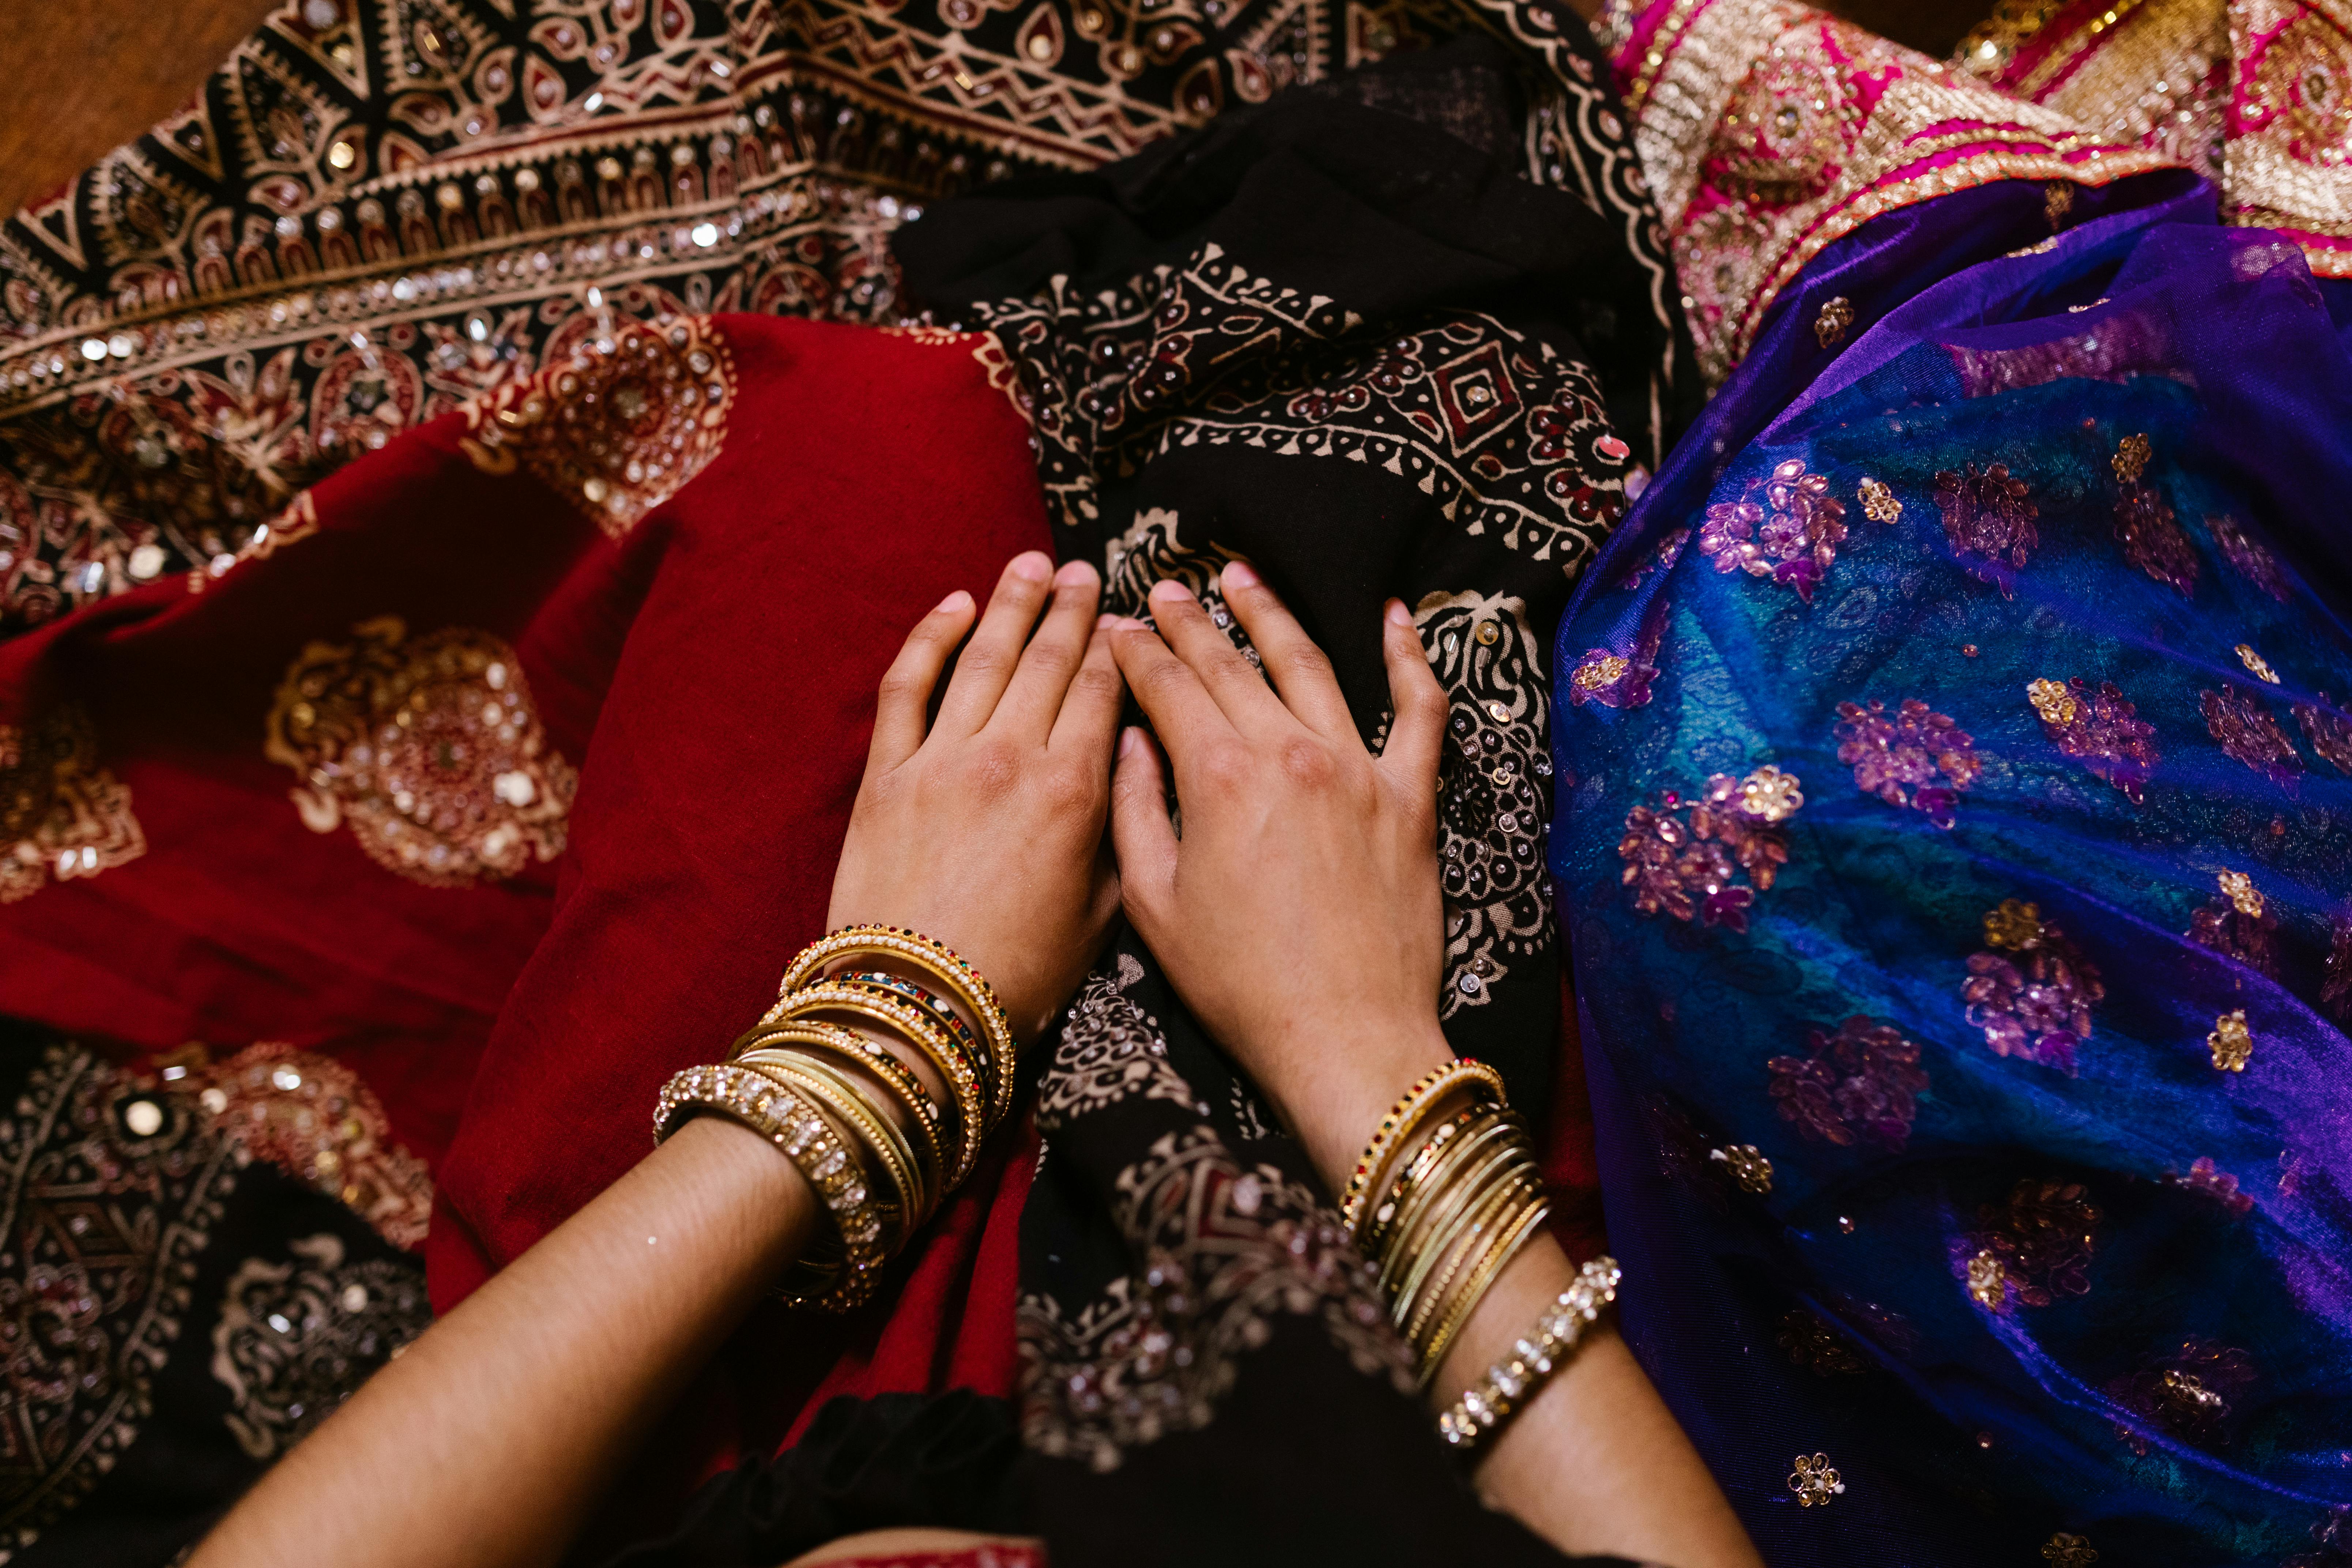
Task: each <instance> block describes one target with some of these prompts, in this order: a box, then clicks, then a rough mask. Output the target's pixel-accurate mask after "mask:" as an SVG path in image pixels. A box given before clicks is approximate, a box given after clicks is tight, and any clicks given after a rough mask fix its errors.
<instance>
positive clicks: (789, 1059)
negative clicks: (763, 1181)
mask: <svg viewBox="0 0 2352 1568" xmlns="http://www.w3.org/2000/svg"><path fill="white" fill-rule="evenodd" d="M818 1027H820V1026H817V1025H798V1026H793V1028H794V1029H796V1030H797V1029H806V1030H808V1031H809V1032H810V1033H811V1034H812V1035H814V1032H815V1030H816V1029H817V1028H818ZM834 1027H838V1026H834ZM843 1032H844V1033H850V1032H851V1031H847V1030H844V1031H843ZM773 1038H775V1039H778V1040H780V1041H782V1042H783V1043H782V1044H777V1045H765V1046H760V1047H755V1048H753V1049H751V1050H748V1051H744V1052H741V1053H740V1054H739V1055H738V1056H737V1057H736V1058H735V1062H736V1065H737V1066H739V1067H747V1068H753V1069H754V1070H761V1069H765V1068H771V1067H774V1066H777V1065H779V1064H784V1065H792V1064H795V1063H806V1062H820V1061H821V1062H824V1063H825V1064H826V1065H830V1064H831V1063H833V1062H835V1061H839V1060H846V1061H847V1062H848V1063H849V1064H851V1065H853V1066H856V1067H859V1068H872V1067H873V1066H874V1065H875V1064H873V1063H872V1062H871V1060H870V1059H869V1058H866V1056H865V1055H864V1054H862V1053H856V1052H850V1051H847V1050H846V1049H845V1048H844V1047H841V1046H840V1044H839V1043H838V1042H836V1041H833V1040H826V1039H821V1038H808V1039H803V1038H795V1037H793V1035H789V1034H782V1033H780V1034H778V1035H776V1036H774V1037H773ZM899 1070H900V1071H902V1072H904V1071H905V1070H906V1065H905V1064H904V1063H900V1064H899ZM913 1076H914V1075H913V1074H912V1073H908V1078H910V1079H911V1078H912V1077H913ZM848 1081H849V1082H850V1083H851V1084H852V1085H853V1086H854V1087H856V1089H858V1090H859V1092H860V1095H861V1097H862V1098H863V1099H864V1100H865V1103H866V1107H867V1109H868V1110H872V1111H873V1112H874V1113H875V1115H877V1117H879V1118H880V1119H881V1120H882V1121H883V1124H884V1125H885V1126H887V1127H888V1128H889V1129H890V1131H892V1132H893V1133H894V1134H896V1135H897V1136H898V1139H899V1141H900V1148H901V1149H902V1151H903V1152H904V1153H905V1155H906V1157H907V1159H908V1162H909V1163H912V1164H913V1166H914V1167H915V1170H916V1173H917V1175H918V1176H919V1179H920V1182H921V1184H922V1188H923V1191H924V1192H925V1193H926V1194H930V1195H929V1197H928V1198H927V1201H926V1202H925V1203H924V1204H922V1205H919V1209H920V1213H919V1215H918V1217H917V1221H916V1223H918V1224H919V1223H920V1222H921V1220H922V1219H924V1218H928V1217H929V1215H930V1212H931V1208H932V1207H933V1206H934V1205H935V1204H936V1202H937V1197H938V1195H940V1194H945V1192H946V1191H947V1179H946V1178H947V1167H946V1166H945V1164H944V1163H942V1162H941V1159H940V1141H939V1135H938V1134H937V1133H936V1132H935V1131H933V1130H932V1128H931V1126H930V1124H929V1122H928V1121H925V1120H924V1119H923V1117H922V1116H921V1114H920V1113H919V1111H918V1110H916V1109H915V1107H914V1105H910V1104H908V1103H907V1100H908V1095H909V1094H912V1095H913V1096H914V1097H915V1099H916V1102H917V1103H919V1104H925V1105H928V1104H929V1103H930V1099H929V1096H928V1095H926V1094H924V1093H923V1092H922V1089H921V1087H920V1086H919V1084H918V1085H917V1086H915V1087H914V1088H912V1089H909V1088H908V1085H907V1084H905V1083H903V1082H901V1081H900V1080H898V1079H895V1078H890V1077H879V1078H878V1081H879V1082H880V1083H881V1085H882V1086H883V1091H884V1092H885V1093H886V1094H887V1095H888V1096H889V1097H890V1098H892V1099H894V1100H898V1102H899V1103H900V1104H901V1105H902V1106H905V1108H906V1111H907V1114H906V1115H905V1116H904V1117H903V1118H902V1117H897V1116H893V1115H891V1114H890V1112H889V1108H888V1107H887V1106H881V1105H876V1104H875V1103H874V1102H873V1100H872V1098H871V1096H870V1095H866V1093H865V1090H866V1086H865V1085H864V1084H863V1083H859V1082H857V1080H856V1079H854V1078H853V1079H848ZM909 1128H911V1129H912V1130H913V1131H912V1133H911V1135H910V1134H909V1133H908V1129H909Z"/></svg>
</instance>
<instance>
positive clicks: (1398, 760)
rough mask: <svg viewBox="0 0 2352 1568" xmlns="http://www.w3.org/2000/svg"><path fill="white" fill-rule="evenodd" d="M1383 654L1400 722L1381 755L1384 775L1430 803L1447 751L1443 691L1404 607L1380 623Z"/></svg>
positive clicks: (1395, 607)
mask: <svg viewBox="0 0 2352 1568" xmlns="http://www.w3.org/2000/svg"><path fill="white" fill-rule="evenodd" d="M1381 655H1382V657H1383V658H1385V659H1386V660H1387V663H1388V667H1389V700H1390V702H1391V704H1392V705H1393V706H1394V707H1395V709H1396V719H1395V721H1393V722H1392V723H1391V724H1390V725H1389V743H1388V744H1387V745H1386V746H1385V747H1383V748H1381V771H1382V772H1384V773H1387V774H1388V775H1389V776H1390V777H1391V778H1392V779H1394V780H1395V781H1396V782H1397V784H1398V786H1399V787H1400V788H1403V789H1406V790H1408V791H1409V792H1410V794H1409V795H1408V798H1410V799H1415V800H1428V799H1430V798H1432V797H1433V795H1435V794H1436V792H1437V763H1438V758H1439V756H1440V755H1441V754H1442V753H1443V752H1444V748H1445V714H1446V709H1447V706H1448V705H1447V702H1446V700H1445V688H1444V687H1443V686H1440V685H1439V684H1438V683H1437V675H1436V672H1435V671H1433V670H1432V669H1431V668H1429V656H1428V654H1427V653H1425V652H1423V649H1422V646H1421V634H1420V633H1419V632H1418V631H1416V630H1414V629H1413V625H1412V612H1411V611H1409V610H1407V609H1406V608H1405V607H1404V604H1403V601H1402V600H1399V599H1391V600H1390V601H1389V605H1388V611H1387V613H1386V614H1385V615H1384V616H1382V617H1381Z"/></svg>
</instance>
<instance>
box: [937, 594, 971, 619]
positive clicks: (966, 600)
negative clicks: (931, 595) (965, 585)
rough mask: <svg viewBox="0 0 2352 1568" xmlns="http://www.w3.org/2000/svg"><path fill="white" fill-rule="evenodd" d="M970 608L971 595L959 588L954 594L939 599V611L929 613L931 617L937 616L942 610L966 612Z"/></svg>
mask: <svg viewBox="0 0 2352 1568" xmlns="http://www.w3.org/2000/svg"><path fill="white" fill-rule="evenodd" d="M970 608H971V595H970V594H967V593H965V592H964V591H963V590H962V589H961V588H958V589H957V590H956V591H955V592H954V593H952V594H950V595H948V596H947V597H946V598H944V599H941V600H940V608H939V610H934V611H932V612H931V613H932V614H933V615H938V614H939V613H940V611H942V610H967V609H970Z"/></svg>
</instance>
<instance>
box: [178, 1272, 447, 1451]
mask: <svg viewBox="0 0 2352 1568" xmlns="http://www.w3.org/2000/svg"><path fill="white" fill-rule="evenodd" d="M288 1250H289V1251H290V1252H292V1253H293V1255H294V1259H295V1260H294V1261H292V1262H286V1263H272V1262H268V1261H265V1260H264V1259H262V1258H247V1259H246V1260H245V1262H244V1263H243V1264H241V1265H240V1266H239V1267H238V1268H237V1270H236V1273H235V1274H234V1275H232V1276H230V1278H229V1282H228V1288H227V1289H226V1292H224V1294H223V1297H222V1301H221V1311H220V1317H219V1319H218V1321H215V1323H214V1325H213V1362H212V1371H213V1376H214V1377H215V1378H216V1379H218V1380H219V1381H220V1383H221V1384H222V1385H223V1386H224V1387H226V1389H227V1390H228V1395H229V1399H230V1402H231V1405H230V1409H229V1412H228V1414H227V1415H226V1416H225V1417H223V1419H224V1420H226V1422H227V1423H228V1429H229V1431H230V1432H231V1433H232V1434H234V1435H235V1436H236V1441H237V1446H238V1447H241V1448H243V1449H244V1450H245V1451H246V1452H247V1454H249V1455H250V1456H252V1457H253V1458H257V1459H260V1460H262V1461H264V1462H267V1461H268V1460H271V1459H274V1458H278V1455H280V1454H282V1453H284V1452H285V1451H286V1450H287V1449H289V1448H290V1447H293V1446H294V1445H295V1444H297V1443H299V1442H300V1441H301V1440H302V1439H303V1438H304V1437H307V1436H310V1432H311V1430H312V1429H313V1428H315V1427H316V1426H318V1425H319V1423H320V1422H321V1421H324V1420H325V1419H326V1418H327V1417H328V1416H329V1415H332V1414H333V1413H334V1411H335V1410H336V1408H337V1407H338V1406H340V1405H341V1404H342V1402H343V1401H344V1400H346V1399H348V1398H350V1397H351V1396H352V1394H353V1393H354V1392H356V1391H357V1390H358V1388H359V1385H360V1384H361V1383H362V1382H363V1381H364V1380H365V1379H366V1378H367V1376H368V1375H369V1374H370V1373H373V1372H374V1371H375V1370H376V1369H377V1368H378V1367H381V1366H383V1364H384V1363H386V1362H388V1361H390V1360H391V1359H392V1357H393V1356H394V1353H395V1352H398V1351H399V1350H400V1349H401V1348H402V1347H404V1345H406V1344H407V1343H408V1342H410V1341H411V1340H414V1339H415V1338H416V1336H417V1335H419V1334H421V1333H423V1332H424V1331H425V1326H426V1325H427V1324H428V1323H429V1322H431V1321H432V1316H433V1314H432V1310H431V1309H430V1308H428V1307H427V1306H426V1305H425V1281H424V1279H423V1278H422V1277H421V1275H420V1273H419V1271H418V1270H417V1269H416V1268H414V1267H409V1268H403V1267H402V1266H401V1265H400V1264H397V1263H394V1262H392V1261H390V1260H388V1259H384V1258H371V1259H368V1260H365V1261H358V1262H351V1263H346V1262H345V1261H344V1258H343V1243H342V1240H341V1237H337V1236H335V1235H333V1234H331V1233H330V1232H321V1233H320V1234H319V1235H317V1236H311V1237H301V1238H299V1239H297V1240H294V1241H291V1242H289V1243H288Z"/></svg>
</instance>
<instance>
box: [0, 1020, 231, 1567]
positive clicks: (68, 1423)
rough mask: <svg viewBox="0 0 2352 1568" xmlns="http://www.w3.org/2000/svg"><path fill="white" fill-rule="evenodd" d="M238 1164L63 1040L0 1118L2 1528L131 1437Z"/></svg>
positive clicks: (11, 1534)
mask: <svg viewBox="0 0 2352 1568" xmlns="http://www.w3.org/2000/svg"><path fill="white" fill-rule="evenodd" d="M245 1163H246V1156H245V1153H244V1152H243V1151H242V1150H241V1149H240V1148H238V1147H237V1145H236V1143H235V1142H232V1141H231V1140H229V1139H226V1138H223V1137H221V1136H219V1135H218V1134H216V1133H215V1131H213V1130H212V1129H211V1127H210V1126H209V1125H208V1124H207V1122H206V1121H205V1118H203V1117H202V1116H200V1115H198V1114H196V1113H195V1110H194V1106H193V1105H192V1104H191V1103H190V1102H189V1101H188V1100H187V1099H186V1098H185V1097H184V1096H181V1095H177V1094H171V1093H157V1092H152V1091H150V1090H148V1089H143V1088H142V1087H141V1086H140V1085H139V1084H138V1083H137V1082H136V1081H135V1080H133V1079H130V1078H129V1077H127V1076H126V1075H124V1074H122V1073H120V1072H118V1071H116V1070H115V1069H114V1068H110V1067H108V1066H107V1065H106V1064H105V1063H103V1062H101V1061H100V1059H99V1058H97V1057H96V1056H95V1055H94V1054H92V1053H91V1052H89V1051H86V1050H82V1049H79V1048H78V1047H66V1046H53V1047H49V1048H48V1049H47V1052H46V1053H45V1054H44V1056H43V1057H42V1058H41V1061H40V1063H39V1065H38V1066H37V1067H36V1068H34V1069H33V1072H32V1075H31V1078H30V1079H28V1081H27V1082H26V1087H25V1091H24V1094H23V1096H22V1098H20V1099H19V1100H18V1101H17V1102H16V1113H15V1115H14V1116H12V1117H9V1118H6V1119H5V1120H0V1238H5V1239H0V1387H5V1392H6V1397H5V1398H0V1478H5V1479H0V1531H5V1539H6V1540H7V1541H8V1542H9V1544H10V1545H11V1546H26V1545H30V1544H31V1543H32V1540H33V1539H34V1538H35V1536H36V1535H37V1532H38V1531H40V1530H41V1529H43V1528H44V1527H45V1526H46V1525H47V1524H48V1523H49V1522H50V1521H54V1520H55V1519H57V1518H58V1515H60V1514H61V1513H63V1512H64V1511H65V1510H67V1509H68V1508H70V1507H72V1506H73V1505H74V1504H75V1503H77V1502H78V1501H79V1500H81V1498H82V1497H83V1496H84V1495H85V1494H87V1493H88V1492H89V1489H91V1488H92V1487H94V1486H96V1485H97V1484H98V1481H99V1479H100V1477H101V1476H103V1475H105V1474H106V1473H107V1472H108V1471H109V1470H110V1469H111V1468H113V1466H114V1463H115V1461H116V1460H117V1459H118V1458H120V1457H121V1454H122V1453H123V1451H124V1450H125V1449H126V1448H128V1447H130V1446H131V1442H132V1440H133V1439H134V1438H135V1437H136V1436H138V1433H139V1430H140V1427H141V1425H142V1423H143V1422H144V1421H145V1420H146V1418H147V1417H148V1415H151V1414H152V1410H153V1400H154V1393H153V1389H152V1383H151V1377H152V1372H153V1370H154V1369H155V1368H157V1367H159V1366H161V1365H162V1364H163V1360H164V1357H165V1356H166V1354H167V1353H168V1352H169V1351H170V1347H171V1346H172V1344H173V1342H175V1341H176V1340H177V1339H178V1338H179V1335H180V1331H181V1327H182V1323H183V1321H184V1317H185V1315H186V1313H187V1310H188V1292H189V1288H190V1287H191V1285H193V1284H194V1280H195V1278H196V1272H197V1262H198V1258H199V1256H200V1255H201V1254H202V1252H203V1251H204V1249H205V1244H206V1242H207V1240H208V1239H209V1237H210V1235H211V1232H212V1229H213V1226H215V1224H216V1223H217V1222H218V1220H219V1218H220V1215H221V1212H222V1205H223V1203H224V1201H225V1200H226V1197H227V1195H228V1193H229V1190H230V1188H231V1187H232V1186H233V1185H234V1184H235V1183H236V1173H237V1172H238V1170H239V1169H240V1168H242V1167H243V1165H244V1164H245Z"/></svg>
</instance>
